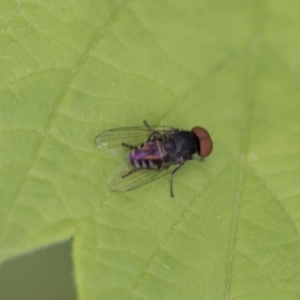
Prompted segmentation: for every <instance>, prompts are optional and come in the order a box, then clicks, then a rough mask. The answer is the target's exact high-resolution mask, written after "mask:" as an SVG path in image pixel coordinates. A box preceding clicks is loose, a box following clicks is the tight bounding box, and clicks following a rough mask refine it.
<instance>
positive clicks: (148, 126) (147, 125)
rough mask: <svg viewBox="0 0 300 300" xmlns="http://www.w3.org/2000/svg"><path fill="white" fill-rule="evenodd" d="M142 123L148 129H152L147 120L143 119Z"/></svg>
mask: <svg viewBox="0 0 300 300" xmlns="http://www.w3.org/2000/svg"><path fill="white" fill-rule="evenodd" d="M144 125H145V126H146V127H147V128H148V129H149V130H152V131H153V128H152V127H151V126H150V125H149V124H148V122H147V120H144Z"/></svg>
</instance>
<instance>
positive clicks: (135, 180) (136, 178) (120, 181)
mask: <svg viewBox="0 0 300 300" xmlns="http://www.w3.org/2000/svg"><path fill="white" fill-rule="evenodd" d="M178 166H179V165H178V164H173V165H170V166H169V167H168V168H161V169H160V170H157V169H135V168H133V167H132V166H131V165H130V164H129V163H127V164H123V165H121V167H119V168H118V169H117V170H116V172H115V173H114V174H113V175H112V176H111V178H110V179H109V181H108V187H109V188H110V189H111V190H113V191H116V192H126V191H131V190H135V189H137V188H139V187H141V186H143V185H145V184H147V183H150V182H152V181H154V180H156V179H159V178H161V177H163V176H165V175H167V174H170V173H171V172H172V171H173V170H174V169H176V168H177V167H178Z"/></svg>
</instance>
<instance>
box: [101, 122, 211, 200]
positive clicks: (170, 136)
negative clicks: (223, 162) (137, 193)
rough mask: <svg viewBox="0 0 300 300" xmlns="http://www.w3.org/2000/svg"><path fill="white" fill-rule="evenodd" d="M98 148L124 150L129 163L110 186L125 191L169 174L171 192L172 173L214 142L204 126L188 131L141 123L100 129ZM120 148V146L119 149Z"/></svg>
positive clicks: (204, 152)
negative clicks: (140, 124)
mask: <svg viewBox="0 0 300 300" xmlns="http://www.w3.org/2000/svg"><path fill="white" fill-rule="evenodd" d="M95 144H96V146H97V147H99V148H101V149H107V150H112V151H113V150H114V149H115V150H123V151H125V152H126V154H127V160H128V162H127V163H126V164H125V166H124V167H123V168H122V169H120V170H118V171H117V172H116V173H115V174H114V175H113V176H112V177H111V179H110V180H109V183H108V185H109V188H110V189H111V190H114V191H118V192H125V191H130V190H134V189H137V188H139V187H140V186H143V185H145V184H147V183H149V182H151V181H153V180H156V179H158V178H160V177H162V176H164V175H166V174H170V175H171V177H170V193H171V197H174V193H173V176H174V174H175V173H176V172H177V171H178V170H179V169H180V168H181V167H182V166H183V165H184V164H185V163H186V162H187V161H188V160H191V159H193V156H194V154H196V153H197V154H198V155H199V156H200V157H202V158H203V157H207V156H209V155H210V154H211V152H212V150H213V142H212V140H211V138H210V135H209V133H208V132H207V130H206V129H204V128H203V127H198V126H197V127H194V128H192V130H191V131H185V130H180V129H177V128H174V127H170V126H150V125H149V124H148V123H147V121H144V126H135V127H123V128H114V129H110V130H106V131H103V132H101V133H99V135H98V136H97V137H96V139H95ZM118 148H119V149H118Z"/></svg>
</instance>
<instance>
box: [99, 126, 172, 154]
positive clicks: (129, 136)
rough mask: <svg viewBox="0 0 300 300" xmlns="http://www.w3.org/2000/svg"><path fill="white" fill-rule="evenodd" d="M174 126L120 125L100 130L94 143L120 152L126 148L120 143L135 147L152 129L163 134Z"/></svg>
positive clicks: (146, 137)
mask: <svg viewBox="0 0 300 300" xmlns="http://www.w3.org/2000/svg"><path fill="white" fill-rule="evenodd" d="M174 129H175V128H173V127H170V126H153V127H152V126H151V128H149V127H146V126H135V127H120V128H114V129H109V130H105V131H102V132H101V133H99V134H98V135H97V136H96V139H95V144H96V146H97V147H98V148H100V149H104V150H108V151H111V152H120V151H122V150H127V151H128V148H127V147H124V146H122V143H125V144H127V145H130V146H133V147H136V146H138V145H140V144H142V143H144V142H145V141H146V140H147V139H148V138H149V136H150V135H151V133H152V132H153V131H158V132H160V133H161V134H164V133H166V132H168V131H170V130H174Z"/></svg>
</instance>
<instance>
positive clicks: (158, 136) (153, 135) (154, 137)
mask: <svg viewBox="0 0 300 300" xmlns="http://www.w3.org/2000/svg"><path fill="white" fill-rule="evenodd" d="M144 125H145V126H146V127H147V128H148V129H149V130H151V131H153V132H152V133H151V134H150V136H149V137H148V139H147V142H149V141H152V140H157V139H161V138H162V137H163V135H162V134H161V133H160V132H159V131H155V130H154V129H153V128H152V127H151V126H150V125H149V124H148V122H147V121H146V120H144Z"/></svg>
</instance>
